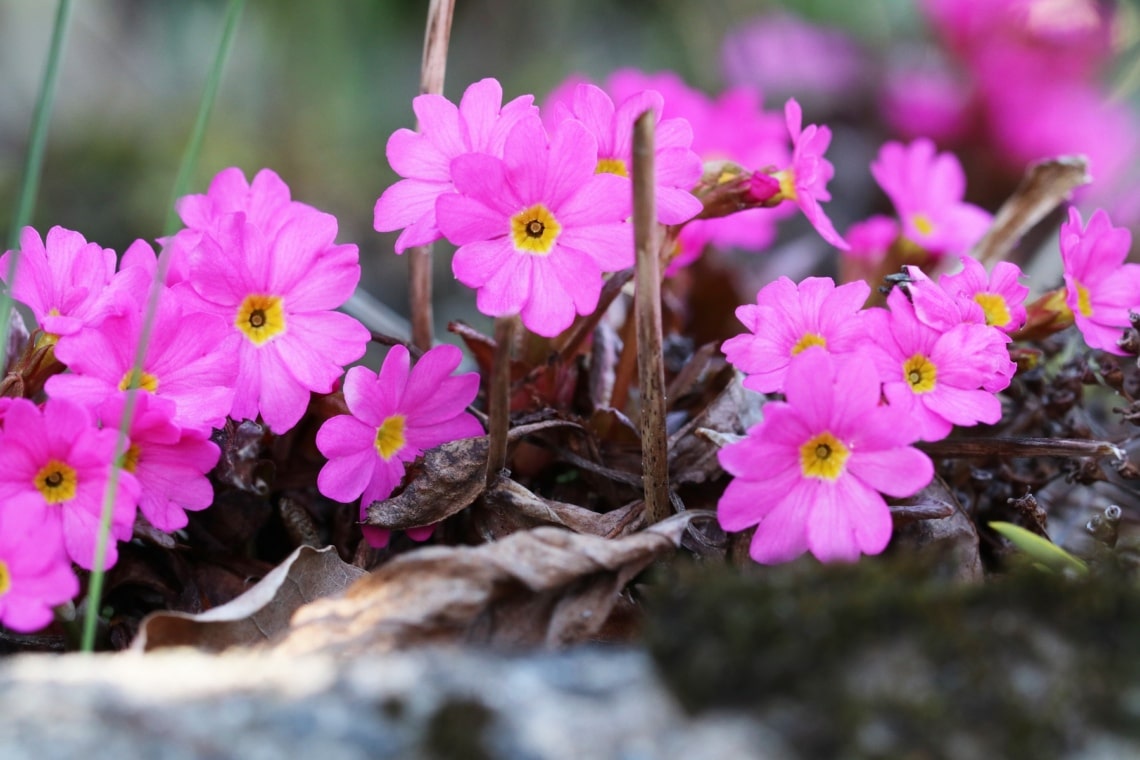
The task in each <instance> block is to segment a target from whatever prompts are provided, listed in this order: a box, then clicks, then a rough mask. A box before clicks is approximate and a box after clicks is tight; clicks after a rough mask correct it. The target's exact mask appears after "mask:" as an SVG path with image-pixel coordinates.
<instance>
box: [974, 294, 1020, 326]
mask: <svg viewBox="0 0 1140 760" xmlns="http://www.w3.org/2000/svg"><path fill="white" fill-rule="evenodd" d="M974 301H975V302H976V303H977V304H978V305H979V306H981V307H982V311H984V312H985V314H986V324H987V325H991V326H993V327H1005V326H1006V325H1008V324H1009V323H1010V320H1012V319H1013V317H1012V316H1010V313H1009V305H1008V304H1006V302H1005V298H1003V297H1002V296H999V295H998V294H997V293H975V294H974Z"/></svg>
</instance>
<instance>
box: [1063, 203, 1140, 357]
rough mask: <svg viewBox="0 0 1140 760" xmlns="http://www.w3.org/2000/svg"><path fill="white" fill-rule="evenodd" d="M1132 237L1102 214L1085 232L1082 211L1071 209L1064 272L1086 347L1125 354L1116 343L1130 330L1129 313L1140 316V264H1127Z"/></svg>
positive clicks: (1065, 227) (1065, 231) (1068, 297)
mask: <svg viewBox="0 0 1140 760" xmlns="http://www.w3.org/2000/svg"><path fill="white" fill-rule="evenodd" d="M1131 248H1132V233H1131V232H1129V231H1128V230H1127V229H1125V228H1123V227H1113V226H1112V222H1110V221H1109V219H1108V214H1106V213H1105V212H1104V211H1103V210H1101V209H1098V210H1097V211H1096V212H1095V213H1094V214H1093V215H1092V217H1091V218H1090V219H1089V223H1088V225H1087V226H1085V227H1082V221H1081V212H1079V211H1077V209H1076V208H1074V207H1070V208H1069V221H1068V222H1066V223H1065V224H1062V225H1061V261H1062V262H1063V264H1064V271H1065V304H1066V305H1067V306H1068V307H1069V309H1071V310H1072V312H1073V321H1075V322H1076V324H1077V329H1079V330H1080V331H1081V335H1083V336H1084V338H1085V342H1086V343H1088V344H1089V345H1090V346H1092V347H1093V348H1099V349H1101V350H1103V351H1108V352H1109V353H1112V354H1119V355H1123V354H1124V351H1123V350H1121V348H1120V347H1119V346H1118V345H1117V344H1116V343H1117V341H1118V340H1120V338H1121V336H1122V334H1123V332H1124V330H1126V329H1128V327H1129V324H1130V323H1129V321H1128V312H1129V311H1140V264H1126V263H1124V260H1125V258H1127V256H1128V251H1129V250H1130V249H1131Z"/></svg>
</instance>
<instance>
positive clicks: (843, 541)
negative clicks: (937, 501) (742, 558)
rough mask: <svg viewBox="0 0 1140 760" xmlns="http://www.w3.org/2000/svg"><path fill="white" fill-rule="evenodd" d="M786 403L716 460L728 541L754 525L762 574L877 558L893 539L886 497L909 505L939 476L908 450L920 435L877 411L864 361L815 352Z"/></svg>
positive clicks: (874, 386) (875, 384)
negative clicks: (725, 477)
mask: <svg viewBox="0 0 1140 760" xmlns="http://www.w3.org/2000/svg"><path fill="white" fill-rule="evenodd" d="M785 385H786V387H787V397H788V400H787V403H783V402H770V403H768V404H766V405H765V406H764V420H763V421H762V422H761V423H760V424H758V425H756V426H755V427H753V428H752V429H751V430H749V431H748V437H747V438H745V439H744V440H742V441H740V442H738V443H734V444H730V445H728V446H725V447H724V448H723V449H721V450H720V455H719V459H720V463H721V466H722V467H724V469H725V470H727V471H728V472H729V473H730V474H731V475H734V476H735V477H734V478H733V480H732V482H731V483H729V484H728V488H727V489H726V490H725V492H724V495H723V496H721V498H720V502H719V503H718V504H717V517H718V519H719V520H720V524H721V526H722V527H723V528H724V529H725V530H728V531H741V530H744V529H746V528H748V527H750V526H752V525H758V527H757V528H756V534H755V535H754V536H753V538H752V545H751V547H750V554H751V555H752V558H753V559H754V560H756V561H757V562H760V563H762V564H775V563H778V562H787V561H788V560H792V559H795V558H796V557H798V556H799V555H801V554H803V553H804V552H805V551H810V552H811V553H812V554H814V555H815V556H816V558H818V559H819V560H821V561H823V562H831V561H836V560H839V561H847V562H853V561H855V560H857V559H858V558H859V555H860V554H878V553H879V552H881V551H883V549H885V548H886V546H887V543H888V542H889V541H890V538H891V530H892V525H891V513H890V510H889V509H888V508H887V504H886V502H885V501H884V500H883V497H882V494H884V493H885V494H887V495H889V496H908V495H910V494H913V493H915V492H916V491H918V490H919V489H921V488H923V487H924V486H925V485H926V484H927V483H929V482H930V479H931V478H932V477H933V476H934V467H933V465H932V464H931V462H930V459H929V458H928V457H927V456H926V455H925V454H923V453H922V452H920V451H918V450H917V449H915V448H913V447H912V446H910V445H909V444H910V443H912V442H913V441H914V439H915V436H914V428H913V426H911V425H908V424H907V420H906V417H905V416H904V415H902V414H901V413H900V411H899V410H898V409H896V408H892V407H888V406H882V405H880V404H879V377H878V375H877V374H876V373H875V369H874V367H873V366H872V365H871V363H870V362H869V361H867V360H866V359H864V358H862V357H859V356H855V355H850V356H848V357H845V358H842V359H840V358H838V357H831V356H829V355H828V354H827V353H826V352H824V351H821V350H818V349H810V350H807V351H804V352H803V353H802V354H799V355H798V356H797V357H796V358H795V359H794V360H793V361H792V363H791V366H790V367H789V368H788V379H787V383H786V384H785Z"/></svg>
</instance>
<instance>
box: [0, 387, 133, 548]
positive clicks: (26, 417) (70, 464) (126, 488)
mask: <svg viewBox="0 0 1140 760" xmlns="http://www.w3.org/2000/svg"><path fill="white" fill-rule="evenodd" d="M117 438H118V431H115V430H109V429H107V430H98V429H96V428H95V426H94V424H93V422H92V419H91V416H90V415H89V414H88V413H87V410H86V409H84V408H83V407H81V406H78V405H76V404H74V403H73V402H71V401H68V400H66V399H48V401H47V403H45V404H44V407H43V410H42V411H41V410H40V409H39V408H38V407H37V406H36V405H35V404H33V403H32V402H31V401H27V400H25V399H14V400H13V401H12V404H11V405H10V406H9V407H8V411H7V412H6V413H5V415H4V431H3V433H2V434H0V504H2V505H3V507H2V509H3V510H6V511H18V510H23V511H27V512H28V513H30V514H32V515H35V516H36V519H37V522H38V524H39V525H42V526H43V529H44V531H45V535H46V536H48V537H49V538H48V539H46V540H47V544H48V545H51V544H54V545H57V546H59V545H62V546H63V547H64V549H65V550H66V552H67V555H68V556H69V557H70V558H71V560H72V561H73V562H75V563H76V564H77V565H79V566H80V567H83V568H86V569H88V570H90V569H91V567H92V565H93V563H94V559H95V545H96V541H97V537H98V532H99V520H100V515H101V513H102V509H103V492H104V490H105V489H106V486H107V478H108V476H109V474H110V469H111V458H112V457H113V456H114V451H115V444H116V440H117ZM138 493H139V485H138V481H137V480H135V477H134V476H133V475H131V474H130V473H129V472H121V473H120V474H119V481H118V489H117V490H116V494H115V502H114V505H113V511H112V521H111V537H110V540H109V541H108V543H107V554H106V558H107V561H106V566H107V567H110V566H111V565H113V564H115V561H116V560H117V559H118V552H117V551H116V548H115V539H119V540H126V539H129V538H130V537H131V528H132V525H133V524H134V520H135V504H136V502H137V500H138Z"/></svg>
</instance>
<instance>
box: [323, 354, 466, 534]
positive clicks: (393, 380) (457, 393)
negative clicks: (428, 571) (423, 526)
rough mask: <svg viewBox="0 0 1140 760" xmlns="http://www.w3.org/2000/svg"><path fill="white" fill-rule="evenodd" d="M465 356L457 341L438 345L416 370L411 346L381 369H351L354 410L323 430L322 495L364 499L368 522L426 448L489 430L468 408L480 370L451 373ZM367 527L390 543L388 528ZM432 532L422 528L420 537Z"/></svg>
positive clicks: (349, 399) (347, 394)
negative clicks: (369, 514) (371, 512)
mask: <svg viewBox="0 0 1140 760" xmlns="http://www.w3.org/2000/svg"><path fill="white" fill-rule="evenodd" d="M461 359H462V354H461V353H460V351H459V349H458V348H456V347H455V346H447V345H444V346H436V347H435V348H433V349H431V350H430V351H428V352H427V353H425V354H424V355H423V356H422V357H421V358H420V360H419V361H418V362H416V366H415V367H414V368H413V369H411V370H409V356H408V350H407V349H406V348H404V347H403V346H393V348H392V350H391V351H389V352H388V355H387V356H386V357H385V358H384V364H383V366H381V368H380V373H379V374H375V373H373V372H371V371H370V370H368V369H367V368H365V367H353V368H352V369H350V370H349V371H348V374H347V375H346V376H345V380H344V400H345V403H346V404H347V405H348V410H349V412H351V414H342V415H339V416H337V417H333V418H332V419H330V420H328V421H327V422H325V424H324V425H322V426H321V429H320V431H319V432H318V433H317V448H318V449H320V451H321V453H322V454H324V455H325V456H326V457H328V459H329V461H328V464H326V465H325V466H324V467H323V468H322V469H321V472H320V475H319V476H318V477H317V487H318V488H319V489H320V491H321V493H323V494H324V495H325V496H327V497H329V498H330V499H335V500H337V501H340V502H345V503H348V502H351V501H354V500H355V499H357V498H360V499H361V501H360V518H361V519H362V520H363V519H364V518H365V517H366V516H367V511H368V506H369V505H370V504H372V503H374V502H377V501H382V500H384V499H386V498H388V496H389V494H391V493H392V491H393V490H395V488H396V486H398V485H399V484H400V481H401V480H403V477H404V470H405V465H407V464H409V463H411V462H414V461H415V460H416V458H418V457H419V456H421V455H422V454H423V453H424V451H426V450H428V449H432V448H435V447H436V446H439V445H441V444H444V443H447V442H448V441H453V440H456V439H459V438H472V437H475V436H480V435H483V428H482V426H480V425H479V422H478V420H476V419H475V417H474V416H473V415H471V414H469V413H468V412H466V411H464V410H465V409H466V408H467V406H468V405H469V404H470V403H471V402H472V401H474V400H475V396H476V394H478V392H479V375H478V374H477V373H474V372H468V373H465V374H462V375H456V376H452V375H451V373H452V372H453V371H454V370H455V368H456V367H458V366H459V362H460V360H461ZM362 496H363V498H361V497H362ZM364 527H365V536H366V537H367V538H368V539H369V542H370V543H372V544H373V545H374V546H383V545H384V544H386V543H387V541H388V531H387V530H384V529H381V528H375V527H372V526H364ZM430 534H431V530H426V533H425V532H423V531H421V532H420V533H419V534H418V538H419V540H422V539H423V538H426V537H427V536H428V535H430ZM412 537H413V538H417V535H413V536H412Z"/></svg>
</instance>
